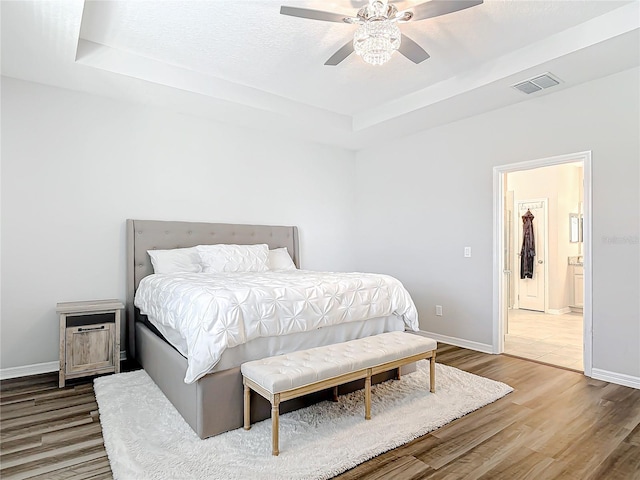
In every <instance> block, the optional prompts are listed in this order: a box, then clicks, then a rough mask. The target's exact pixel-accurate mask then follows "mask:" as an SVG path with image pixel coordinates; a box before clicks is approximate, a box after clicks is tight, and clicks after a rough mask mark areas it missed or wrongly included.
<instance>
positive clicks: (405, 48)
mask: <svg viewBox="0 0 640 480" xmlns="http://www.w3.org/2000/svg"><path fill="white" fill-rule="evenodd" d="M398 51H399V52H400V53H401V54H402V55H404V56H405V57H407V58H408V59H409V60H411V61H412V62H413V63H420V62H424V61H425V60H426V59H427V58H429V57H430V55H429V54H428V53H427V52H426V51H425V49H424V48H422V47H421V46H420V45H418V44H417V43H416V42H414V41H413V40H411V39H410V38H409V37H407V36H406V35H405V34H404V33H403V34H402V39H401V40H400V48H399V49H398Z"/></svg>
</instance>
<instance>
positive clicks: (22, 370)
mask: <svg viewBox="0 0 640 480" xmlns="http://www.w3.org/2000/svg"><path fill="white" fill-rule="evenodd" d="M58 370H60V363H59V362H57V361H56V362H45V363H35V364H33V365H24V366H22V367H9V368H2V369H0V380H6V379H8V378H18V377H27V376H29V375H40V374H41V373H50V372H57V371H58Z"/></svg>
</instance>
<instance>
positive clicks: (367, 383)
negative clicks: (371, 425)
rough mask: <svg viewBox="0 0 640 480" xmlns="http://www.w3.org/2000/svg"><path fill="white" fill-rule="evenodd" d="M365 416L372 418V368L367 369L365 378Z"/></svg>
mask: <svg viewBox="0 0 640 480" xmlns="http://www.w3.org/2000/svg"><path fill="white" fill-rule="evenodd" d="M364 418H365V420H371V369H369V370H368V371H367V377H366V378H365V379H364Z"/></svg>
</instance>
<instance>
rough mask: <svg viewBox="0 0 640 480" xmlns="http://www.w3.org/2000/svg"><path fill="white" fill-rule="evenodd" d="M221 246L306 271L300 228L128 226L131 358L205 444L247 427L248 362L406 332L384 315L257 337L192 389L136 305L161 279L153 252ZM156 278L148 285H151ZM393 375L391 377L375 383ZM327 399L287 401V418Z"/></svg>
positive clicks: (322, 395)
mask: <svg viewBox="0 0 640 480" xmlns="http://www.w3.org/2000/svg"><path fill="white" fill-rule="evenodd" d="M218 244H234V245H254V244H267V245H268V248H269V249H278V248H283V247H286V249H287V251H288V252H289V254H290V256H291V259H292V260H293V263H294V264H295V266H296V267H298V268H299V267H300V253H299V242H298V230H297V227H293V226H267V225H238V224H224V223H197V222H167V221H156V220H127V305H126V308H127V312H126V313H127V354H128V356H129V358H133V359H135V360H136V361H137V362H138V363H139V364H140V365H141V366H142V367H143V368H144V369H145V370H146V372H147V373H148V374H149V376H150V377H151V378H152V379H153V380H154V382H155V383H156V384H157V385H158V387H159V388H160V389H161V390H162V391H163V393H164V394H165V396H166V397H167V398H168V399H169V400H170V401H171V403H172V404H173V405H174V406H175V407H176V409H177V410H178V411H179V412H180V414H181V415H182V416H183V418H184V419H185V421H186V422H187V423H188V424H189V425H190V426H191V427H192V428H193V430H194V431H195V432H196V434H197V435H198V436H200V438H206V437H209V436H213V435H217V434H219V433H222V432H225V431H229V430H233V429H236V428H239V427H241V426H242V425H243V385H242V375H241V373H240V364H241V363H242V362H244V361H249V360H255V359H257V358H262V357H264V356H270V355H272V354H274V353H272V352H276V354H279V353H288V352H290V351H294V350H300V349H304V348H310V347H314V346H320V345H326V344H331V343H338V342H341V341H347V340H352V339H355V338H362V337H365V336H370V335H375V334H378V333H384V332H387V331H398V330H403V329H404V328H405V324H404V322H403V321H402V320H401V319H400V318H399V317H398V316H396V315H384V316H381V317H379V318H375V319H372V320H368V321H366V322H351V323H350V324H349V325H331V326H327V327H323V328H319V329H317V330H316V331H314V333H313V334H311V333H306V332H297V333H293V334H287V335H282V336H281V337H278V336H274V337H267V338H256V339H253V340H251V341H249V342H248V343H246V344H242V345H238V346H237V347H234V348H229V349H227V350H226V351H224V353H223V354H222V355H221V357H220V358H219V361H217V363H216V364H215V367H214V368H212V369H211V370H210V371H209V373H206V374H202V375H200V376H198V377H197V378H195V377H194V378H195V381H193V380H194V378H191V380H192V383H186V382H185V379H186V376H187V375H188V372H189V366H190V364H189V362H188V361H187V358H185V356H184V355H183V354H181V353H180V352H179V351H178V349H177V348H176V347H174V346H172V345H171V344H170V343H169V342H168V341H167V340H165V338H164V337H163V335H162V334H161V333H160V331H159V330H158V328H157V327H156V326H154V325H153V324H152V323H151V322H150V321H149V319H148V318H147V317H146V315H143V314H141V313H140V310H139V309H138V308H137V307H135V305H134V299H135V296H136V291H137V290H138V288H139V287H140V284H141V282H142V281H143V279H145V278H146V277H148V276H149V275H151V274H153V273H154V269H153V266H152V263H151V259H150V257H149V254H148V253H147V251H148V250H166V249H177V248H188V247H194V246H196V245H218ZM214 248H215V247H214ZM154 277H157V276H154ZM151 278H153V277H151ZM151 278H147V283H149V282H148V281H149V280H150V279H151ZM144 286H145V285H144V284H143V287H144ZM156 325H157V323H156ZM413 369H415V366H414V365H410V366H408V367H406V368H404V369H403V372H404V373H407V372H410V371H412V370H413ZM393 375H394V374H393V373H392V372H387V373H385V374H381V375H380V376H379V377H378V378H376V379H375V381H382V380H385V379H388V378H391V377H392V376H393ZM360 383H361V382H360ZM360 383H358V382H356V383H353V384H350V385H347V386H344V387H341V391H350V390H354V389H356V388H362V386H361V385H360ZM327 398H331V392H330V391H326V392H319V393H317V394H314V395H310V396H307V397H302V398H298V399H295V400H292V401H290V402H286V404H283V405H282V409H281V411H282V412H283V413H284V412H287V411H291V410H294V409H297V408H301V407H303V406H306V405H309V404H310V403H314V402H317V401H319V400H323V399H327ZM270 410H271V406H270V404H269V402H267V401H265V400H264V399H261V398H257V399H256V401H254V402H252V405H251V418H252V420H254V421H259V420H262V419H266V418H269V416H270Z"/></svg>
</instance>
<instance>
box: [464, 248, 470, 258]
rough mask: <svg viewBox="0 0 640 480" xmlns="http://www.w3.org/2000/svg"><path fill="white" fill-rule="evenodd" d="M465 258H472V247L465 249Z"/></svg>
mask: <svg viewBox="0 0 640 480" xmlns="http://www.w3.org/2000/svg"><path fill="white" fill-rule="evenodd" d="M464 256H465V258H470V257H471V247H464Z"/></svg>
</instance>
